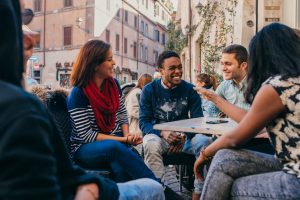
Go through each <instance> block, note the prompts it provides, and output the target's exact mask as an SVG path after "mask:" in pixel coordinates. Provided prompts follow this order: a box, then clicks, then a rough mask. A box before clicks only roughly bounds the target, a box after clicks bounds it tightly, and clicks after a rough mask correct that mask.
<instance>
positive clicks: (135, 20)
mask: <svg viewBox="0 0 300 200" xmlns="http://www.w3.org/2000/svg"><path fill="white" fill-rule="evenodd" d="M137 23H138V22H137V16H134V27H135V28H137V25H138V24H137Z"/></svg>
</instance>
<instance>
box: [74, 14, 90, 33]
mask: <svg viewBox="0 0 300 200" xmlns="http://www.w3.org/2000/svg"><path fill="white" fill-rule="evenodd" d="M82 23H83V19H82V18H81V17H77V18H76V25H77V28H79V29H81V30H83V31H84V32H86V33H90V29H87V28H83V27H82Z"/></svg>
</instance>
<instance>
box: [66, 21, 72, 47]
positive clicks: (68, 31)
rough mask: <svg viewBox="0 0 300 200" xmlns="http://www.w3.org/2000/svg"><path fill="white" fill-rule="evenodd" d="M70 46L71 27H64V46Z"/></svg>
mask: <svg viewBox="0 0 300 200" xmlns="http://www.w3.org/2000/svg"><path fill="white" fill-rule="evenodd" d="M71 45H72V27H71V26H67V27H64V46H71Z"/></svg>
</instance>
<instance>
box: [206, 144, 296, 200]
mask: <svg viewBox="0 0 300 200" xmlns="http://www.w3.org/2000/svg"><path fill="white" fill-rule="evenodd" d="M299 188H300V179H299V178H297V176H296V175H292V174H287V173H285V172H283V171H282V165H281V163H280V162H279V161H278V160H276V159H275V158H274V156H272V155H268V154H263V153H259V152H254V151H248V150H229V149H223V150H220V151H218V152H217V154H216V155H215V157H214V159H213V161H212V163H211V165H210V168H209V171H208V174H207V176H206V178H205V183H204V187H203V191H202V195H201V199H205V200H210V199H213V200H220V199H234V200H252V199H270V200H271V199H277V200H278V199H282V200H283V199H284V200H288V199H293V200H294V199H295V200H296V199H300V190H299Z"/></svg>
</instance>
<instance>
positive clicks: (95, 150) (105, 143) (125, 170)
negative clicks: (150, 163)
mask: <svg viewBox="0 0 300 200" xmlns="http://www.w3.org/2000/svg"><path fill="white" fill-rule="evenodd" d="M74 160H75V162H76V163H77V164H79V165H80V166H81V167H83V168H89V169H99V168H100V169H101V168H103V167H109V168H110V169H111V170H112V172H113V175H114V178H115V181H116V182H125V181H129V180H135V179H139V178H151V179H153V180H156V181H158V179H156V178H155V176H154V174H153V173H152V171H151V170H150V169H149V168H148V167H147V166H146V165H145V163H144V162H143V160H142V159H141V158H140V157H139V156H138V155H137V154H136V153H134V152H133V151H131V150H130V148H129V147H127V146H126V145H124V144H122V143H120V142H117V141H115V140H102V141H95V142H91V143H88V144H85V145H82V146H81V147H80V148H79V149H78V150H77V152H76V153H75V155H74Z"/></svg>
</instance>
